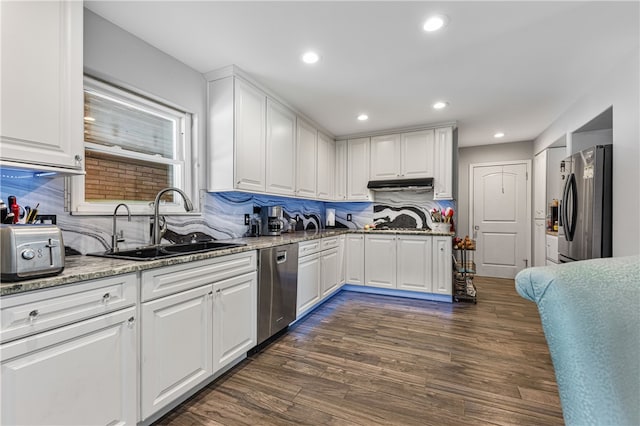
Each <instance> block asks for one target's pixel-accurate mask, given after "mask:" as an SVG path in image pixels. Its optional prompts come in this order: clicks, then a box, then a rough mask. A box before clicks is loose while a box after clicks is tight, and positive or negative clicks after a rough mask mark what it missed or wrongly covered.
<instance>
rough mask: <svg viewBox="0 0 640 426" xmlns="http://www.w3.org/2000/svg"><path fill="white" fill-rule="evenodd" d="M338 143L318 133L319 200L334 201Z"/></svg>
mask: <svg viewBox="0 0 640 426" xmlns="http://www.w3.org/2000/svg"><path fill="white" fill-rule="evenodd" d="M335 156H336V142H335V141H334V140H333V139H331V138H330V137H328V136H327V135H324V134H322V133H320V132H318V176H317V184H318V190H317V198H319V199H321V200H332V199H333V192H334V186H335V170H336V162H335Z"/></svg>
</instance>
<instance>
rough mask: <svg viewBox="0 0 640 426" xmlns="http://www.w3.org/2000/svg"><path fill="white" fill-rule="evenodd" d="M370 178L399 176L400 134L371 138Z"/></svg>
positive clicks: (381, 178) (379, 178)
mask: <svg viewBox="0 0 640 426" xmlns="http://www.w3.org/2000/svg"><path fill="white" fill-rule="evenodd" d="M370 169H371V170H370V177H371V180H383V179H396V178H399V177H400V135H388V136H374V137H372V138H371V160H370Z"/></svg>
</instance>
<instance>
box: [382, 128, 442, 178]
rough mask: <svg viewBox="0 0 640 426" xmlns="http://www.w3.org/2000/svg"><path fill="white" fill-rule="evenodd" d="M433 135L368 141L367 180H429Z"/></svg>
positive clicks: (399, 135)
mask: <svg viewBox="0 0 640 426" xmlns="http://www.w3.org/2000/svg"><path fill="white" fill-rule="evenodd" d="M433 157H434V131H433V129H430V130H422V131H419V132H410V133H402V134H396V135H388V136H374V137H372V138H371V161H370V164H371V180H387V179H414V178H424V177H433Z"/></svg>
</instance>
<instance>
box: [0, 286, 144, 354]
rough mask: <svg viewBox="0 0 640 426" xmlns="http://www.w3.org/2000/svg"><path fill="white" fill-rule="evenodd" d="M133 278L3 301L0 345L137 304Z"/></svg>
mask: <svg viewBox="0 0 640 426" xmlns="http://www.w3.org/2000/svg"><path fill="white" fill-rule="evenodd" d="M136 287H137V278H136V275H135V274H126V275H116V276H114V277H111V278H104V279H99V280H92V281H85V282H82V283H80V284H76V285H69V286H64V287H61V288H54V289H51V290H43V291H37V292H34V293H29V294H24V295H16V296H5V297H3V298H2V309H1V312H2V321H1V324H2V325H1V326H0V341H1V342H5V341H8V340H13V339H16V338H19V337H23V336H27V335H30V334H34V333H39V332H41V331H44V330H48V329H51V328H55V327H60V326H62V325H65V324H70V323H72V322H77V321H80V320H83V319H85V318H90V317H93V316H96V315H101V314H104V313H107V312H111V311H115V310H118V309H122V308H125V307H127V306H131V305H134V304H135V303H136Z"/></svg>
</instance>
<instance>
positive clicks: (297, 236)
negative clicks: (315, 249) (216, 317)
mask: <svg viewBox="0 0 640 426" xmlns="http://www.w3.org/2000/svg"><path fill="white" fill-rule="evenodd" d="M348 233H358V234H402V235H430V236H435V235H442V236H453V235H454V234H453V233H452V232H447V233H442V232H432V231H428V230H422V229H416V230H412V229H401V230H397V229H396V230H394V229H385V230H377V229H371V230H366V231H365V230H364V229H325V230H320V231H315V232H309V231H299V232H293V233H284V234H282V235H281V236H276V237H269V236H262V237H253V238H252V237H246V238H234V239H229V240H221V241H225V242H231V243H242V244H246V245H245V246H241V247H232V248H228V249H223V250H215V251H209V252H204V253H196V254H189V255H184V256H176V257H169V258H165V259H158V260H145V261H138V260H122V259H111V258H105V257H94V256H67V258H66V260H65V268H64V271H62V273H60V274H59V275H56V276H53V277H48V278H37V279H33V280H25V281H17V282H0V297H2V296H10V295H14V294H19V293H24V292H27V291H33V290H39V289H45V288H50V287H55V286H59V285H64V284H71V283H76V282H79V281H86V280H92V279H97V278H105V277H111V276H113V275H119V274H126V273H130V272H138V271H144V270H147V269H153V268H159V267H163V266H169V265H177V264H181V263H187V262H193V261H197V260H204V259H211V258H214V257H219V256H226V255H229V254H234V253H241V252H245V251H251V250H259V249H263V248H268V247H275V246H280V245H283V244H290V243H299V242H302V241H308V240H314V239H317V238H323V237H331V236H333V235H342V234H348Z"/></svg>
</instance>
